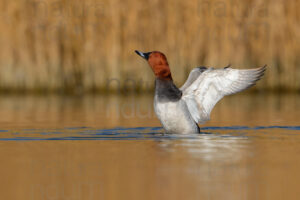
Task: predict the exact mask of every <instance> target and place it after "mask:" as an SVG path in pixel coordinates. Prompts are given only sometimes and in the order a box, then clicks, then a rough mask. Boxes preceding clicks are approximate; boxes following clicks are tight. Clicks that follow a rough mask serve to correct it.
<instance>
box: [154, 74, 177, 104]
mask: <svg viewBox="0 0 300 200" xmlns="http://www.w3.org/2000/svg"><path fill="white" fill-rule="evenodd" d="M155 95H157V97H158V100H159V101H179V100H180V99H181V96H182V92H181V91H180V90H179V89H178V88H177V87H176V85H174V83H173V81H172V80H162V79H159V78H156V79H155Z"/></svg>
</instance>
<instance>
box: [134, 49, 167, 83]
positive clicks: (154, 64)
mask: <svg viewBox="0 0 300 200" xmlns="http://www.w3.org/2000/svg"><path fill="white" fill-rule="evenodd" d="M135 52H136V53H137V54H138V55H139V56H141V57H143V58H144V59H146V60H147V61H148V64H149V65H150V67H151V68H152V70H153V72H154V74H155V77H156V78H160V79H163V80H172V75H171V71H170V67H169V64H168V61H167V58H166V56H165V55H164V54H163V53H161V52H159V51H151V52H147V53H142V52H140V51H137V50H136V51H135Z"/></svg>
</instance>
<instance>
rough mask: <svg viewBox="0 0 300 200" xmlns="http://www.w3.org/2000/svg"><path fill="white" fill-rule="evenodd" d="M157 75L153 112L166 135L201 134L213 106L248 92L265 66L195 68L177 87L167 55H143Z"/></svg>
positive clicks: (150, 53) (139, 53)
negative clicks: (252, 67) (232, 96)
mask: <svg viewBox="0 0 300 200" xmlns="http://www.w3.org/2000/svg"><path fill="white" fill-rule="evenodd" d="M135 53H137V54H138V55H139V56H141V57H142V58H144V59H145V60H146V61H147V62H148V64H149V66H150V68H151V69H152V71H153V73H154V75H155V94H154V111H155V114H156V116H157V117H158V119H159V120H160V122H161V124H162V126H163V128H164V130H165V132H166V133H173V134H193V133H200V127H199V125H198V124H204V123H205V122H207V121H208V120H210V113H211V111H212V109H213V108H214V106H215V105H216V104H217V103H218V102H219V101H220V100H221V99H222V98H223V97H224V96H227V95H232V94H235V93H238V92H241V91H243V90H245V89H248V88H250V87H252V86H253V85H255V83H256V82H257V81H258V80H259V79H261V77H262V76H263V75H264V72H265V70H266V65H265V66H263V67H259V68H254V69H234V68H231V66H230V65H229V66H226V67H224V68H213V67H206V66H201V67H196V68H194V69H192V70H191V72H190V74H189V76H188V78H187V80H186V81H185V83H184V84H183V85H182V86H181V87H180V88H178V87H177V86H176V85H175V84H174V82H173V78H172V74H171V70H170V67H169V64H168V61H167V58H166V56H165V55H164V54H163V53H162V52H160V51H151V52H145V53H144V52H141V51H138V50H135Z"/></svg>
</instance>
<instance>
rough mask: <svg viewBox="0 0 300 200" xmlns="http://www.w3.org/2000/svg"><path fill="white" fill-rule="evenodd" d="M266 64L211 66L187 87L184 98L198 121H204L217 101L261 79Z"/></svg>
mask: <svg viewBox="0 0 300 200" xmlns="http://www.w3.org/2000/svg"><path fill="white" fill-rule="evenodd" d="M265 69H266V66H264V67H261V68H256V69H246V70H238V69H232V68H229V67H228V68H224V69H213V68H209V69H207V70H206V71H204V72H203V73H201V74H200V76H199V77H198V78H197V79H196V80H195V81H194V82H193V83H192V84H191V85H189V87H187V88H185V89H184V90H183V91H182V93H183V95H182V98H183V99H184V100H185V101H186V104H187V106H188V109H189V111H190V113H191V115H192V117H193V119H194V120H195V121H196V122H197V123H204V122H206V121H207V120H209V118H210V113H211V111H212V109H213V108H214V106H215V105H216V103H217V102H218V101H219V100H220V99H222V98H223V97H224V96H226V95H230V94H234V93H237V92H240V91H242V90H245V89H247V88H249V87H251V86H253V85H254V84H255V82H256V81H257V80H259V79H260V78H261V77H262V76H263V74H264V71H265Z"/></svg>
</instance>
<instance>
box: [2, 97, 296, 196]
mask: <svg viewBox="0 0 300 200" xmlns="http://www.w3.org/2000/svg"><path fill="white" fill-rule="evenodd" d="M299 100H300V98H299V96H295V95H285V96H277V95H270V96H269V95H267V96H258V95H249V96H248V95H247V96H243V95H242V96H232V97H228V98H227V99H224V100H223V101H222V102H221V103H220V104H218V105H217V107H216V108H215V110H214V111H213V113H212V116H211V118H212V120H211V121H210V122H209V123H208V124H206V125H205V126H202V129H201V130H202V133H203V134H190V135H170V134H164V133H163V130H162V128H161V127H160V124H159V121H158V120H157V119H156V117H155V116H154V113H153V109H152V96H150V95H149V96H127V97H122V98H117V97H116V96H107V97H102V96H87V97H76V98H74V97H57V96H56V97H55V96H50V97H32V96H26V97H23V96H18V97H16V96H14V97H12V96H8V97H2V98H1V99H0V109H1V112H0V162H1V165H0V177H1V181H0V188H1V197H2V199H24V200H40V199H45V200H48V199H49V200H50V199H51V200H64V199H66V200H67V199H68V200H69V199H71V200H77V199H78V200H79V199H85V200H92V199H97V200H98V199H112V200H119V199H125V200H126V199H130V200H132V199H134V200H135V199H136V200H140V199H172V200H174V199H175V200H177V199H178V200H181V199H228V200H229V199H230V200H232V199H233V200H235V199H237V200H240V199H251V200H252V199H298V197H299V196H300V191H299V189H298V184H299V181H300V172H299V168H300V157H299V152H300V145H299V144H300V123H299V117H300V113H299V112H298V110H297V108H299V106H300V105H299V104H300V101H299ZM116 127H117V128H116ZM130 127H131V128H130Z"/></svg>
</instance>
